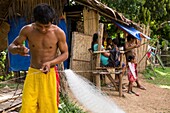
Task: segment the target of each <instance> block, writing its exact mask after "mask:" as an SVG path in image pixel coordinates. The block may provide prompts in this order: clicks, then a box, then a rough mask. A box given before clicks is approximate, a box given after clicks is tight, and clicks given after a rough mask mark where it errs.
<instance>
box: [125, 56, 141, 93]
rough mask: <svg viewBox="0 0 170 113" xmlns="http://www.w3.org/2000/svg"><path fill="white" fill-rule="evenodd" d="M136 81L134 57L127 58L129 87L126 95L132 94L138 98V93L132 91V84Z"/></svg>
mask: <svg viewBox="0 0 170 113" xmlns="http://www.w3.org/2000/svg"><path fill="white" fill-rule="evenodd" d="M137 79H138V74H137V64H136V62H135V56H129V57H128V80H129V86H128V93H129V94H131V93H134V94H135V95H136V96H139V94H138V93H135V92H134V91H132V87H133V82H135V81H136V80H137Z"/></svg>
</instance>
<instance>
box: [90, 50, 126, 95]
mask: <svg viewBox="0 0 170 113" xmlns="http://www.w3.org/2000/svg"><path fill="white" fill-rule="evenodd" d="M88 50H89V52H90V53H91V64H92V70H93V71H92V74H93V77H95V81H93V82H95V84H96V87H98V88H99V89H101V80H100V75H102V76H107V78H108V79H109V80H110V82H111V83H112V84H113V86H114V87H115V89H116V91H119V96H120V97H121V96H123V94H122V67H103V66H101V65H97V63H98V62H97V54H101V53H103V51H95V52H92V50H91V48H89V49H88ZM122 53H123V52H122ZM121 57H122V55H121ZM99 58H100V57H99ZM98 61H99V60H98ZM120 62H121V61H120ZM112 74H114V75H115V74H118V75H119V85H118V86H117V84H116V82H115V79H114V78H113V77H112V76H111V75H112Z"/></svg>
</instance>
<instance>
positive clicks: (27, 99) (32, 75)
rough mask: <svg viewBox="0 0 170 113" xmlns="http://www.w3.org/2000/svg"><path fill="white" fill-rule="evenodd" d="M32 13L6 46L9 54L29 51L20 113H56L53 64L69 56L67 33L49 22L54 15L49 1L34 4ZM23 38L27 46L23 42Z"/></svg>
mask: <svg viewBox="0 0 170 113" xmlns="http://www.w3.org/2000/svg"><path fill="white" fill-rule="evenodd" d="M33 16H34V21H35V22H34V23H32V24H29V25H26V26H24V27H23V28H22V29H21V31H20V33H19V36H18V37H16V39H15V40H14V41H13V42H12V43H11V44H10V45H9V47H8V50H9V52H11V53H12V54H19V55H22V56H27V55H28V54H29V52H30V55H31V61H30V62H31V63H30V67H29V70H28V74H27V76H26V80H25V82H24V90H23V96H22V108H21V111H20V113H58V107H57V104H58V103H57V96H58V93H57V84H58V81H57V80H56V72H55V66H56V64H59V63H61V62H63V61H65V60H66V59H67V58H68V47H67V43H66V36H65V34H64V31H63V30H61V29H60V28H59V27H58V26H56V25H53V24H52V22H53V20H54V18H55V17H56V16H55V11H54V9H53V8H52V7H50V6H49V5H48V4H39V5H37V6H36V7H35V8H34V11H33ZM25 40H28V44H29V49H28V48H26V47H25V46H23V45H22V44H23V41H25ZM58 48H59V50H60V51H61V54H60V55H57V49H58Z"/></svg>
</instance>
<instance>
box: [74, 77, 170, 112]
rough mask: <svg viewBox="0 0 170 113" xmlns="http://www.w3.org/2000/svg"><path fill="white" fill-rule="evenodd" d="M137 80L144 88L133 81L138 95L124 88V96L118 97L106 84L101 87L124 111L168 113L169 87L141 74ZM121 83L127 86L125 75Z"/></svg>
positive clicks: (169, 105) (169, 103)
mask: <svg viewBox="0 0 170 113" xmlns="http://www.w3.org/2000/svg"><path fill="white" fill-rule="evenodd" d="M139 80H140V83H141V84H142V85H143V86H145V88H146V90H141V89H139V88H137V87H136V83H134V87H133V90H134V91H135V92H137V93H139V96H136V95H134V94H128V93H127V91H126V89H125V91H124V97H119V96H118V95H119V94H118V92H116V91H113V90H112V89H113V88H112V87H108V86H106V87H103V88H102V90H103V91H104V93H106V94H108V95H109V97H110V98H111V99H113V101H114V102H115V103H116V104H117V105H118V106H119V107H120V108H122V109H123V110H124V111H125V112H126V113H170V89H165V88H160V87H159V86H156V85H154V84H151V83H148V82H146V80H145V79H144V78H143V77H142V75H141V74H140V75H139ZM123 83H125V87H126V88H127V83H128V80H127V76H124V77H123ZM76 103H77V102H76ZM84 109H85V108H84ZM85 111H86V112H87V110H85ZM88 113H91V112H88Z"/></svg>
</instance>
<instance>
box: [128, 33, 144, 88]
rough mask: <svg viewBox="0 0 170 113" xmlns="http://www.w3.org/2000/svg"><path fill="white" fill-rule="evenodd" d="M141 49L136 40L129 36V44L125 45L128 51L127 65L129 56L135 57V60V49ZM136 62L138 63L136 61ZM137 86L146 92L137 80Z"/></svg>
mask: <svg viewBox="0 0 170 113" xmlns="http://www.w3.org/2000/svg"><path fill="white" fill-rule="evenodd" d="M138 47H140V45H139V44H138V43H136V39H135V38H134V37H133V36H131V35H128V36H127V43H125V50H126V53H125V55H126V61H127V62H126V64H128V60H129V59H128V58H129V56H134V58H135V57H136V52H135V48H138ZM135 62H136V61H135ZM136 84H137V87H138V88H140V89H142V90H146V88H145V87H143V86H142V85H141V84H140V83H139V79H137V80H136Z"/></svg>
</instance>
